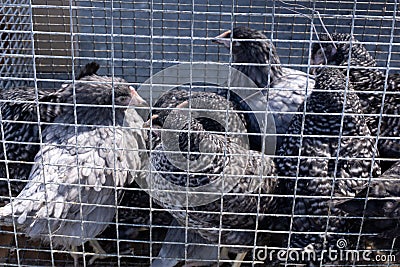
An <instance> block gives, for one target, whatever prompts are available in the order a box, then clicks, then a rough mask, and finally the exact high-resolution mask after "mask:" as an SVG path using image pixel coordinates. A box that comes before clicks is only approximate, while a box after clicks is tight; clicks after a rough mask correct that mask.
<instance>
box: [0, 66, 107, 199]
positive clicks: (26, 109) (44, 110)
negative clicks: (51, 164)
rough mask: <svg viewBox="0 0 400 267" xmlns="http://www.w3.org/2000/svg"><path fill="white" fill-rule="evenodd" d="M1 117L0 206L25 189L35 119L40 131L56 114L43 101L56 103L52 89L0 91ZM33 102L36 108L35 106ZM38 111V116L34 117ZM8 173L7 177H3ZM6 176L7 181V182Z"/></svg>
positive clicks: (88, 69) (85, 72)
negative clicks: (2, 144)
mask: <svg viewBox="0 0 400 267" xmlns="http://www.w3.org/2000/svg"><path fill="white" fill-rule="evenodd" d="M99 67H100V66H99V65H98V64H97V63H95V62H91V63H89V64H87V65H86V66H85V67H84V68H83V69H82V70H81V71H80V73H79V75H78V76H77V79H81V78H83V77H85V76H90V75H93V74H96V72H97V70H98V69H99ZM0 98H1V106H0V108H1V116H2V127H3V132H4V135H3V136H2V140H4V141H5V142H4V149H5V151H6V152H7V154H6V155H4V149H3V148H2V149H1V150H0V159H2V160H5V159H7V160H8V161H9V162H8V163H7V164H5V163H4V162H1V163H0V177H4V178H1V179H0V203H2V204H0V205H3V204H6V203H8V202H9V200H10V199H9V197H10V195H9V194H10V193H11V196H16V195H17V194H18V193H19V192H20V191H21V190H22V188H23V187H24V186H25V183H24V182H23V181H25V180H27V179H28V177H29V173H30V171H31V168H32V166H33V163H34V162H33V160H34V158H35V155H36V153H37V152H38V151H39V145H38V144H39V142H40V138H39V120H40V122H41V130H43V129H44V128H45V127H46V126H47V125H48V124H46V123H51V122H52V121H53V120H54V118H55V117H56V116H57V115H59V113H60V111H61V108H60V106H59V105H55V104H52V105H49V104H47V102H54V103H56V102H58V101H59V100H58V94H57V93H56V90H52V89H45V90H42V89H35V88H13V89H8V90H5V89H3V90H1V91H0ZM37 103H38V104H39V103H40V104H39V105H37ZM38 111H39V116H38ZM7 174H8V175H7ZM7 177H9V179H10V180H9V181H8V180H7Z"/></svg>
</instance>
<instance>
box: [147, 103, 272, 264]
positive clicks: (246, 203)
mask: <svg viewBox="0 0 400 267" xmlns="http://www.w3.org/2000/svg"><path fill="white" fill-rule="evenodd" d="M206 99H208V98H207V97H206ZM191 101H193V99H192V100H191ZM186 102H187V103H186V104H188V101H186ZM193 102H195V101H193ZM225 102H226V100H225ZM178 107H181V108H182V107H184V106H183V105H178ZM185 107H188V106H185ZM192 112H193V110H192ZM183 114H186V111H180V112H178V111H172V112H161V113H159V114H158V115H156V116H158V117H157V118H154V117H153V120H152V125H153V129H152V131H153V132H155V133H154V134H151V135H150V136H152V138H153V140H152V147H153V148H154V149H153V150H152V151H151V154H150V164H151V168H152V172H151V174H150V175H148V176H147V183H148V184H151V185H152V186H153V189H154V191H153V194H154V195H153V196H154V197H155V199H157V202H158V203H159V204H160V205H161V206H163V207H164V208H167V209H169V211H170V213H171V214H172V215H173V216H174V218H175V219H176V220H177V221H178V222H179V223H180V224H181V225H182V226H188V227H193V229H194V231H196V232H197V233H199V234H200V235H201V236H202V237H203V238H205V239H206V240H208V241H209V242H210V243H212V244H221V245H222V246H226V247H228V249H230V250H233V251H234V252H238V253H239V254H238V256H237V258H236V259H237V260H238V261H240V260H242V259H243V257H244V255H245V252H247V250H248V249H246V248H243V247H240V245H241V246H246V245H247V246H252V245H253V244H254V242H255V238H256V236H257V233H256V228H257V225H258V223H259V222H258V220H260V222H261V221H263V223H264V224H268V218H267V215H265V216H260V214H259V213H261V214H264V213H274V212H275V209H276V207H275V205H274V199H273V198H272V197H271V195H269V194H273V193H274V192H275V189H276V184H277V181H276V178H275V168H274V163H273V161H272V160H271V159H270V158H269V157H267V156H266V155H263V154H261V153H259V152H256V151H251V150H248V149H246V148H244V147H243V145H242V144H239V142H236V141H234V140H235V138H232V137H231V136H225V133H218V132H209V131H205V127H204V126H203V124H202V123H201V122H200V121H199V120H197V119H196V116H191V119H189V117H188V116H186V115H183ZM217 116H222V118H224V119H225V113H223V114H221V113H216V114H215V117H214V118H213V119H215V121H220V119H219V118H217ZM171 122H172V124H171ZM205 123H206V124H207V122H205ZM167 124H168V125H169V126H167ZM230 126H232V124H230ZM161 128H162V129H161ZM171 129H174V130H179V133H177V135H176V134H174V132H175V131H173V132H170V133H167V132H168V130H171ZM159 131H161V134H160V132H159ZM162 131H165V132H164V133H165V134H166V135H165V136H164V137H163V132H162ZM236 132H239V131H237V129H236ZM232 133H235V130H233V129H232ZM171 134H172V135H171ZM172 148H173V149H172ZM176 156H178V158H176ZM222 177H224V179H221V178H222ZM165 190H175V191H176V192H173V193H168V191H167V192H165ZM182 190H183V191H182ZM197 190H199V191H200V193H198V191H197ZM223 192H225V193H224V196H223V197H222V202H221V196H222V193H223ZM185 193H188V194H189V195H190V196H189V199H186V194H185ZM259 194H260V195H259ZM260 196H261V197H260ZM221 212H222V213H221ZM221 214H222V215H221ZM219 237H220V238H219Z"/></svg>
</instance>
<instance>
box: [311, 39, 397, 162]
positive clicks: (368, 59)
mask: <svg viewBox="0 0 400 267" xmlns="http://www.w3.org/2000/svg"><path fill="white" fill-rule="evenodd" d="M319 38H320V40H321V41H324V43H315V44H314V45H313V47H312V61H311V63H312V64H314V65H318V64H329V65H338V66H342V67H345V68H343V69H342V70H343V73H344V74H345V75H347V66H348V64H349V63H348V62H349V57H350V71H349V78H350V81H351V83H352V84H353V86H354V89H355V90H356V91H358V93H357V94H358V96H359V98H360V101H361V106H362V108H363V111H364V113H365V114H369V116H366V120H367V123H368V126H369V128H370V130H371V132H372V134H373V135H375V136H376V135H377V134H378V123H379V115H380V114H381V109H382V97H383V91H384V90H385V89H386V93H385V96H384V97H385V99H384V106H383V116H382V119H381V125H380V129H379V142H378V146H379V152H380V155H381V157H385V158H395V159H397V158H399V157H400V139H399V138H398V137H399V133H400V75H399V74H393V73H391V72H389V73H388V77H387V80H386V73H385V71H382V70H379V69H377V67H376V66H377V65H376V62H375V59H374V58H373V57H372V56H371V55H370V53H369V52H368V51H367V50H366V49H365V47H364V46H363V44H361V43H360V42H359V41H358V40H356V39H355V38H354V37H352V36H351V35H349V34H342V33H333V34H331V38H332V39H330V37H329V36H328V35H321V36H320V37H319ZM354 67H355V68H354ZM385 87H386V88H385ZM392 163H393V162H392ZM389 166H390V165H389Z"/></svg>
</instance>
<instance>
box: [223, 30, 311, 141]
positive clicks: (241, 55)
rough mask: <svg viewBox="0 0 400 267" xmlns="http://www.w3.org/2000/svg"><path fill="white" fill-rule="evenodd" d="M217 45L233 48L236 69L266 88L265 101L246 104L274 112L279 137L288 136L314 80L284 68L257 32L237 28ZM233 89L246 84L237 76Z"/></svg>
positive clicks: (265, 39)
mask: <svg viewBox="0 0 400 267" xmlns="http://www.w3.org/2000/svg"><path fill="white" fill-rule="evenodd" d="M215 42H217V43H220V44H223V45H224V46H226V47H227V48H228V49H230V47H231V46H232V56H233V63H234V65H233V67H235V68H236V69H238V70H239V71H241V72H242V73H243V74H245V75H246V76H247V77H249V78H250V79H251V80H252V81H253V82H254V83H255V84H256V85H257V86H258V87H259V88H263V89H262V90H261V92H262V94H263V95H264V96H265V98H264V99H259V98H258V97H253V98H251V97H250V98H247V99H245V102H248V103H251V104H250V106H251V107H256V109H257V110H256V111H258V112H260V111H266V110H267V109H269V110H270V111H272V112H273V116H274V120H275V126H276V133H277V134H281V135H283V134H285V133H286V130H287V128H288V127H289V124H290V120H291V118H292V117H293V115H294V114H295V112H297V108H298V107H299V105H300V104H301V103H303V100H304V97H305V95H307V94H309V93H310V92H311V90H312V88H313V87H314V80H313V79H312V78H311V77H310V75H308V74H307V73H304V72H301V71H298V70H294V69H290V68H285V67H282V65H281V62H280V59H279V56H278V53H277V51H276V48H275V46H274V45H273V44H272V43H271V42H270V40H269V39H268V38H267V37H266V36H265V35H264V34H263V33H261V32H259V31H257V30H253V29H250V28H247V27H236V28H234V29H233V31H231V30H228V31H226V32H224V33H222V34H221V35H218V36H217V37H216V38H215ZM231 85H234V86H242V81H238V80H237V78H236V76H233V77H232V81H231ZM259 131H260V132H263V129H261V130H259ZM281 142H282V137H281V136H278V137H277V147H279V145H280V143H281Z"/></svg>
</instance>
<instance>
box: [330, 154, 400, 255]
mask: <svg viewBox="0 0 400 267" xmlns="http://www.w3.org/2000/svg"><path fill="white" fill-rule="evenodd" d="M359 189H360V192H359V193H358V194H357V195H356V197H355V198H354V199H351V200H346V201H338V204H336V207H338V208H339V209H342V210H344V211H345V212H347V213H348V214H350V215H351V216H358V217H360V218H362V217H363V216H364V217H365V218H366V220H365V221H364V226H363V234H364V235H365V234H366V233H370V234H374V235H372V236H370V237H369V240H371V241H370V242H369V243H373V247H374V248H377V249H390V248H391V246H392V244H393V239H394V238H398V237H399V236H400V232H399V230H400V229H399V227H400V201H399V197H400V161H398V162H396V163H395V164H393V166H392V167H391V168H390V169H389V170H387V171H385V173H384V174H382V175H381V176H380V177H378V178H376V179H372V181H371V183H370V184H368V183H366V184H365V185H364V186H363V187H361V188H359ZM366 201H367V202H366ZM375 234H379V235H378V236H376V235H375Z"/></svg>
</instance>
